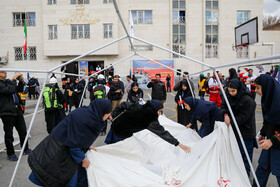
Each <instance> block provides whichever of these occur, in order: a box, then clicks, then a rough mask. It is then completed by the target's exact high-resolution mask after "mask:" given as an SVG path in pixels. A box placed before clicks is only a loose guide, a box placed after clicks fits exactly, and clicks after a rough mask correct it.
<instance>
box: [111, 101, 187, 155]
mask: <svg viewBox="0 0 280 187" xmlns="http://www.w3.org/2000/svg"><path fill="white" fill-rule="evenodd" d="M135 105H137V106H135ZM120 106H123V104H121V105H120ZM126 106H127V107H123V109H119V108H118V107H117V108H116V110H115V111H113V112H112V120H113V123H112V126H111V130H112V133H113V134H114V135H116V136H117V137H119V138H122V139H125V138H129V137H131V136H132V135H133V133H136V132H139V131H142V130H144V129H147V130H149V131H151V132H153V133H154V134H156V135H158V136H159V137H160V138H162V139H163V140H165V141H167V142H168V143H170V144H173V145H174V146H179V147H180V148H181V149H182V150H184V151H185V152H187V153H189V152H190V151H191V150H190V148H189V147H187V146H185V145H183V144H181V143H180V142H179V141H178V140H177V139H176V138H174V137H173V136H172V135H171V134H170V133H169V132H168V131H166V130H165V129H164V127H163V126H161V125H160V123H159V121H158V117H159V115H161V114H162V110H163V105H162V103H161V102H160V101H158V100H149V101H147V103H146V104H145V105H138V104H134V105H133V106H132V105H131V104H130V105H127V104H126ZM113 118H114V119H113Z"/></svg>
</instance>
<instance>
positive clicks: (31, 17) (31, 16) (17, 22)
mask: <svg viewBox="0 0 280 187" xmlns="http://www.w3.org/2000/svg"><path fill="white" fill-rule="evenodd" d="M24 22H26V26H36V14H35V12H17V13H13V26H14V27H22V26H24Z"/></svg>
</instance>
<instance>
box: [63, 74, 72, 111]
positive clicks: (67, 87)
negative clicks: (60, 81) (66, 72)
mask: <svg viewBox="0 0 280 187" xmlns="http://www.w3.org/2000/svg"><path fill="white" fill-rule="evenodd" d="M62 88H63V89H64V98H65V101H66V110H65V112H67V111H68V108H69V112H71V108H72V106H74V97H73V84H72V83H71V79H70V78H69V77H68V78H67V82H66V83H65V84H64V85H63V86H62Z"/></svg>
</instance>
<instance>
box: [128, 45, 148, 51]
mask: <svg viewBox="0 0 280 187" xmlns="http://www.w3.org/2000/svg"><path fill="white" fill-rule="evenodd" d="M133 46H134V49H135V51H152V50H153V46H152V45H133ZM130 51H132V47H131V46H130Z"/></svg>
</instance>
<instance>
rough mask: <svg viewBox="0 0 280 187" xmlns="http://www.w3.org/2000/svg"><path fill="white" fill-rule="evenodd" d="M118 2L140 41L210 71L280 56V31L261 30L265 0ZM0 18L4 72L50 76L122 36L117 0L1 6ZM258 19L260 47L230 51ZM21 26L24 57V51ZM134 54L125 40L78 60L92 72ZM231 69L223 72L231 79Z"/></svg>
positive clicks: (121, 69) (5, 0)
mask: <svg viewBox="0 0 280 187" xmlns="http://www.w3.org/2000/svg"><path fill="white" fill-rule="evenodd" d="M117 2H118V5H119V9H120V12H121V15H122V17H123V20H124V23H125V24H126V25H127V28H128V29H129V27H128V26H129V16H130V13H129V11H130V10H131V11H132V16H133V20H134V30H135V33H134V34H135V36H137V37H139V38H142V39H144V40H147V41H150V42H152V43H155V44H157V45H160V46H162V47H165V48H168V49H170V50H174V51H177V52H180V53H181V54H184V55H187V56H189V57H191V58H194V59H197V60H200V61H202V62H205V63H208V64H210V65H222V64H226V63H233V62H236V61H240V60H246V59H253V58H258V57H264V56H270V55H272V54H273V53H275V54H280V31H263V30H262V17H263V0H246V1H243V0H235V1H228V0H152V1H151V0H141V1H135V0H118V1H117ZM0 15H1V19H0V33H1V35H0V56H1V57H5V58H6V59H7V60H8V63H7V64H4V65H1V66H2V67H5V68H17V69H26V68H29V69H39V70H48V69H51V68H52V67H54V66H57V65H59V64H61V63H63V62H65V61H68V60H70V59H72V58H74V57H77V56H79V55H81V54H83V53H86V52H88V51H91V50H93V49H95V48H97V47H99V46H101V45H104V44H106V43H108V42H111V41H113V40H115V39H117V38H119V37H122V36H124V35H125V32H124V30H123V28H122V25H121V23H120V20H119V19H118V16H117V14H116V12H115V9H114V5H113V3H112V0H41V1H39V0H37V1H34V0H33V1H32V0H25V1H22V0H1V2H0ZM254 17H258V23H259V29H258V31H259V32H258V33H259V43H260V44H259V45H255V46H249V47H248V48H245V49H243V50H237V51H236V50H233V49H232V47H233V46H234V45H235V44H234V43H235V38H234V27H236V26H237V25H239V24H241V23H243V22H246V21H248V20H249V19H251V18H254ZM24 22H26V24H27V33H28V34H27V35H28V39H27V42H28V54H27V55H24V53H23V48H22V46H23V38H24V27H23V25H24ZM262 43H270V44H271V45H262ZM134 45H135V47H136V50H137V52H139V53H140V54H143V55H144V56H147V57H149V58H152V59H155V60H161V59H172V58H173V59H174V60H175V68H176V69H181V70H182V71H188V72H190V73H192V72H197V71H200V70H203V67H202V66H201V65H197V64H195V63H193V62H190V61H189V60H186V59H183V58H178V56H176V55H173V54H170V53H167V52H164V51H162V50H160V49H157V48H156V47H152V46H149V45H146V44H143V43H141V42H138V41H136V40H134ZM129 54H132V52H131V50H130V44H129V42H128V40H121V41H120V42H118V43H115V44H113V45H111V46H109V47H106V48H105V49H102V50H100V51H97V52H96V53H94V54H92V55H90V56H87V57H85V58H82V59H80V61H88V62H89V69H90V68H91V69H94V70H95V67H96V66H97V65H100V66H101V67H106V66H108V65H110V64H113V63H114V62H116V61H118V60H120V59H122V58H124V57H126V56H128V55H129ZM3 59H4V58H3ZM133 59H140V57H133V58H131V59H128V60H126V61H125V62H123V63H121V64H119V65H116V66H115V67H114V68H115V73H117V74H120V75H121V76H126V75H128V74H129V71H130V69H131V68H132V67H131V66H132V65H131V61H132V60H133ZM27 61H28V62H27ZM90 66H91V67H90ZM204 69H205V68H204ZM227 69H228V68H226V69H221V71H222V72H224V73H226V70H227ZM34 76H37V77H43V76H44V75H43V74H38V75H37V74H36V75H34Z"/></svg>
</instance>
